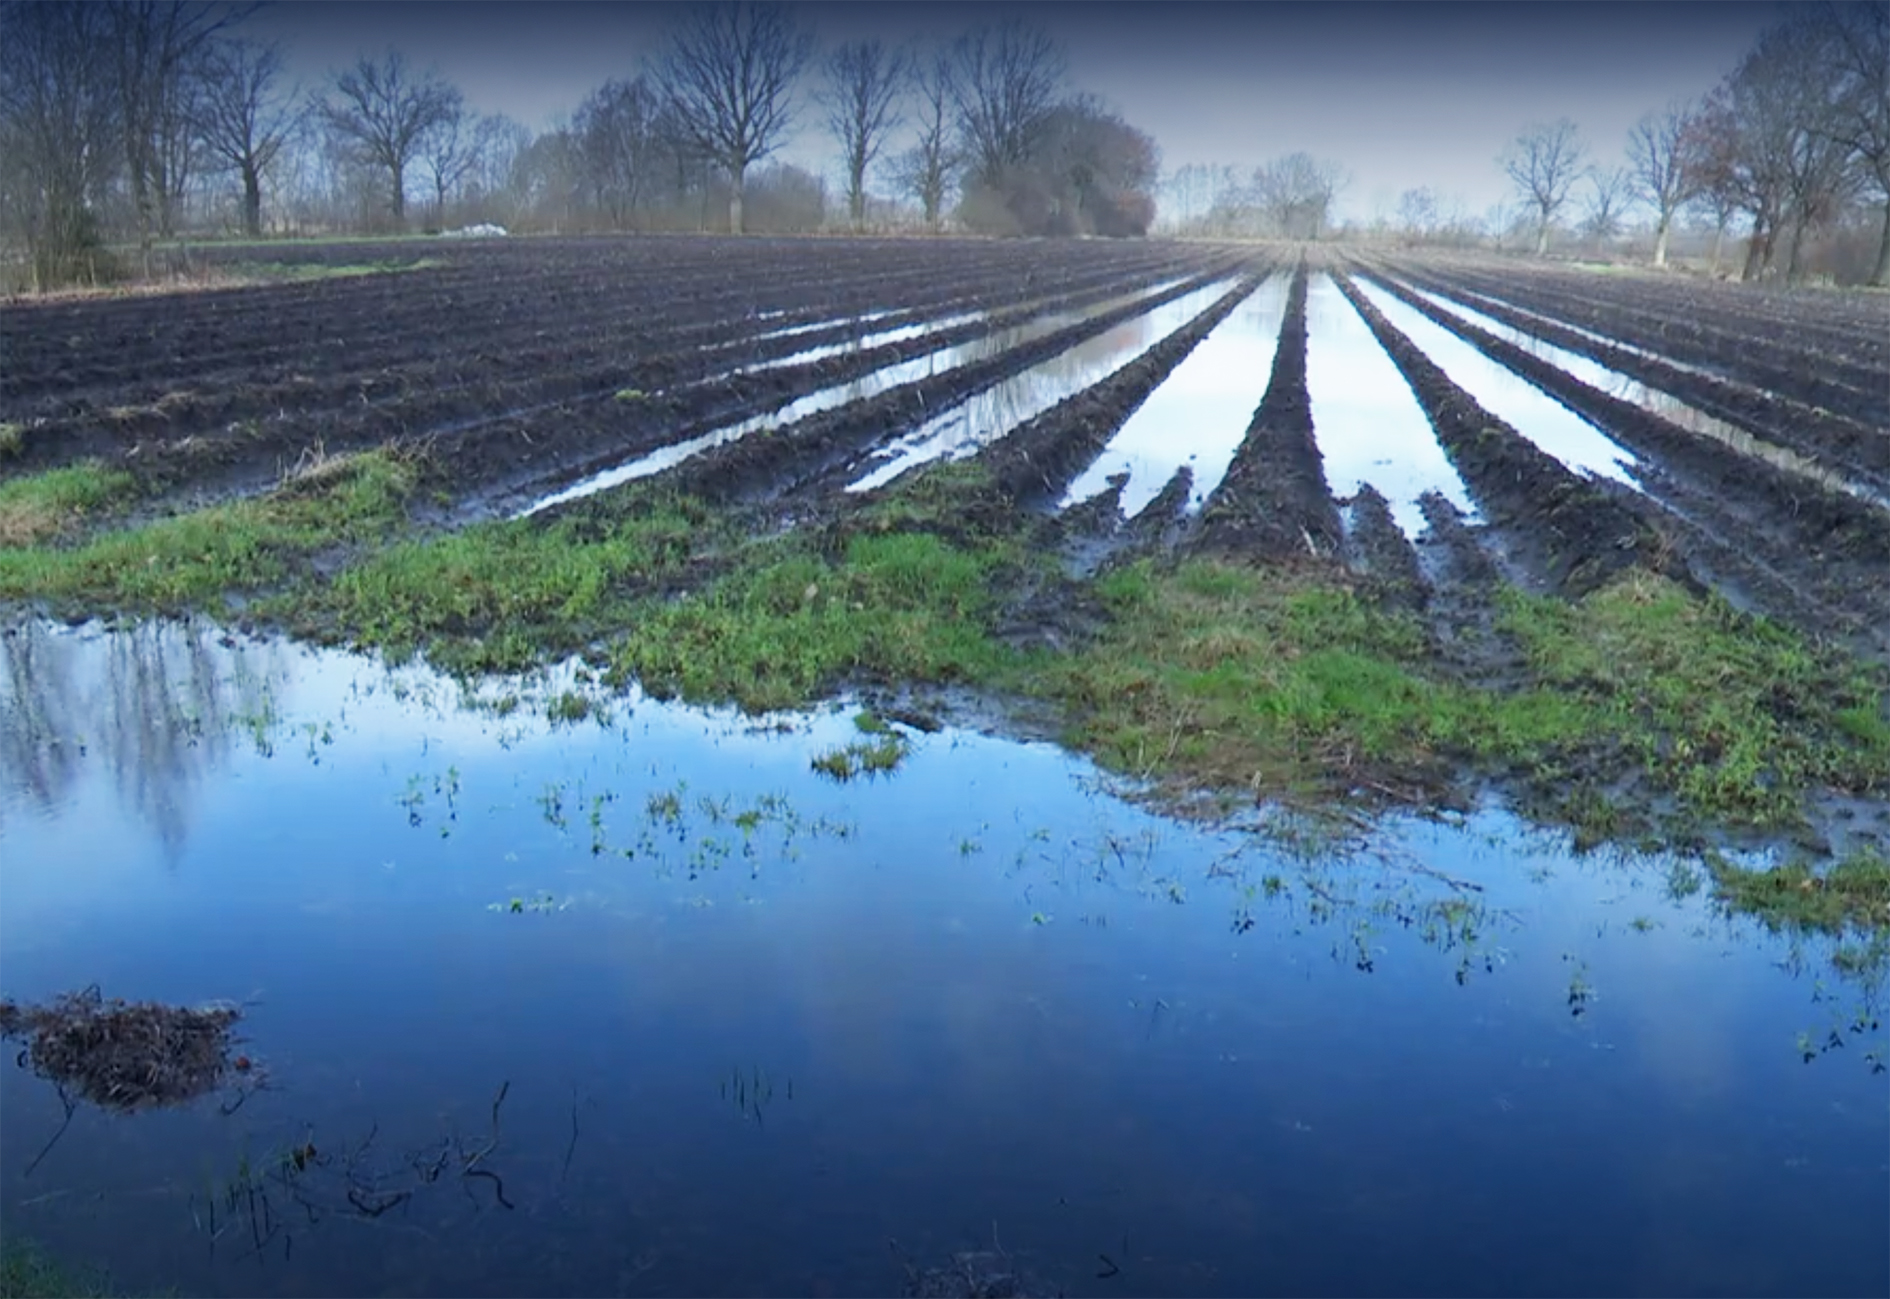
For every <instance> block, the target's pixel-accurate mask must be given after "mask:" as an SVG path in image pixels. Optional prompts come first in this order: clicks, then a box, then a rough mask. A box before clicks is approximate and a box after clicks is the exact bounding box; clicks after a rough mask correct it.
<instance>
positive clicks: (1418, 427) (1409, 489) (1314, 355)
mask: <svg viewBox="0 0 1890 1299" xmlns="http://www.w3.org/2000/svg"><path fill="white" fill-rule="evenodd" d="M1306 391H1307V395H1308V397H1309V398H1310V400H1311V402H1312V419H1313V435H1314V437H1315V438H1317V440H1318V443H1319V454H1320V456H1321V457H1322V458H1323V460H1324V461H1325V471H1326V484H1327V486H1328V487H1330V488H1331V490H1332V494H1333V495H1334V496H1339V497H1344V496H1350V495H1352V494H1353V493H1355V492H1356V491H1358V489H1359V488H1360V487H1361V486H1363V485H1364V484H1366V483H1370V484H1371V485H1372V486H1373V487H1375V488H1377V489H1378V492H1379V494H1380V495H1382V496H1383V497H1384V498H1385V501H1386V503H1387V504H1388V505H1389V506H1390V507H1391V517H1392V518H1393V519H1395V520H1396V521H1397V523H1398V526H1399V527H1400V528H1401V529H1403V531H1404V534H1405V535H1406V536H1407V537H1411V538H1412V539H1414V540H1415V539H1416V538H1417V537H1418V536H1419V535H1420V534H1422V533H1423V531H1424V529H1425V522H1424V513H1423V511H1422V510H1421V509H1420V508H1419V506H1418V500H1419V498H1420V497H1422V496H1424V495H1425V494H1426V493H1428V492H1437V493H1439V494H1440V495H1442V496H1443V497H1444V498H1445V499H1446V500H1448V501H1449V502H1450V503H1451V504H1452V505H1455V506H1456V507H1457V508H1458V509H1459V510H1460V511H1462V512H1463V513H1464V514H1465V515H1466V516H1469V517H1472V518H1474V517H1476V507H1475V505H1473V504H1472V503H1471V500H1470V493H1469V492H1468V491H1467V490H1466V489H1465V488H1464V485H1463V479H1462V478H1460V477H1459V476H1458V474H1457V471H1456V469H1455V468H1453V467H1452V466H1451V463H1450V460H1449V458H1448V457H1447V456H1445V454H1444V449H1443V447H1441V446H1439V445H1438V443H1437V434H1436V432H1435V431H1434V430H1433V429H1432V428H1431V423H1430V421H1429V420H1428V419H1426V418H1425V416H1424V410H1423V408H1422V407H1420V406H1419V405H1418V402H1417V398H1416V397H1415V396H1413V395H1412V392H1411V386H1410V385H1409V384H1407V383H1406V382H1405V381H1404V376H1403V375H1402V374H1399V373H1398V367H1397V366H1396V365H1394V364H1392V361H1391V357H1390V356H1388V355H1387V354H1386V353H1385V349H1384V348H1382V347H1380V346H1379V345H1378V340H1377V339H1376V338H1374V337H1372V331H1371V327H1370V326H1368V325H1367V324H1366V323H1365V318H1364V317H1363V316H1361V315H1359V314H1358V312H1357V311H1355V310H1353V308H1352V304H1351V303H1349V302H1347V301H1346V300H1345V295H1344V294H1343V293H1341V292H1339V286H1338V285H1337V284H1335V283H1333V281H1332V277H1331V276H1329V275H1315V276H1313V278H1312V281H1311V283H1309V284H1308V285H1307V287H1306Z"/></svg>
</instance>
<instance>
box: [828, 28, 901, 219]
mask: <svg viewBox="0 0 1890 1299" xmlns="http://www.w3.org/2000/svg"><path fill="white" fill-rule="evenodd" d="M826 72H827V84H826V88H825V93H824V95H823V99H824V101H825V104H826V109H827V126H828V128H829V129H830V130H831V131H832V132H833V134H834V138H835V139H836V140H838V141H839V142H840V151H841V153H842V155H843V156H844V158H845V161H846V168H847V215H848V217H849V218H850V219H851V220H852V222H853V227H854V229H856V230H857V229H859V228H860V226H861V225H862V224H864V222H865V220H866V169H867V167H868V166H870V165H871V164H872V161H873V159H874V158H876V157H878V156H879V150H880V147H881V145H883V144H884V143H885V139H886V135H887V133H888V132H890V131H893V130H896V129H897V128H898V126H899V124H900V121H901V118H900V113H899V91H900V87H901V85H902V84H903V82H904V81H905V75H906V55H905V53H904V52H903V51H900V50H889V49H888V48H887V47H886V45H885V43H884V42H883V41H879V40H870V41H848V42H847V43H846V44H844V45H841V46H839V47H838V48H836V49H835V50H834V51H833V53H832V54H830V55H828V56H827V68H826Z"/></svg>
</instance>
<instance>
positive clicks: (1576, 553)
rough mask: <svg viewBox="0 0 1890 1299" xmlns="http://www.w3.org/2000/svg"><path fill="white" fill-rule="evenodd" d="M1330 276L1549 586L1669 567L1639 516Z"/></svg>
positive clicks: (1580, 584)
mask: <svg viewBox="0 0 1890 1299" xmlns="http://www.w3.org/2000/svg"><path fill="white" fill-rule="evenodd" d="M1334 280H1335V281H1336V283H1337V284H1338V286H1339V288H1340V291H1341V292H1343V293H1344V294H1345V296H1346V300H1347V301H1349V302H1350V303H1351V304H1352V306H1353V308H1354V309H1355V310H1356V311H1357V312H1358V313H1359V315H1361V316H1362V317H1364V319H1365V323H1366V324H1367V325H1368V326H1369V327H1370V328H1371V331H1372V335H1373V337H1375V338H1376V339H1377V340H1378V342H1379V345H1380V346H1381V347H1383V348H1384V349H1385V351H1386V353H1387V354H1388V355H1390V357H1391V359H1392V362H1393V363H1394V364H1395V365H1396V366H1397V367H1398V371H1399V373H1401V374H1402V375H1404V377H1405V380H1406V381H1407V382H1408V383H1409V384H1410V385H1411V390H1412V392H1413V393H1415V394H1416V396H1417V399H1418V403H1419V405H1421V406H1422V407H1423V408H1424V414H1425V417H1426V418H1428V419H1429V420H1430V423H1431V427H1432V428H1433V429H1434V430H1435V431H1436V433H1437V440H1438V442H1439V444H1441V445H1442V446H1443V448H1444V451H1445V453H1446V454H1447V455H1448V456H1449V457H1450V461H1451V463H1452V464H1453V465H1454V466H1456V469H1457V472H1458V473H1460V474H1461V475H1463V480H1464V482H1465V484H1466V485H1467V486H1468V487H1469V489H1470V491H1471V493H1472V494H1473V495H1474V496H1475V497H1476V500H1477V504H1478V506H1479V507H1480V508H1481V509H1482V510H1483V512H1484V514H1485V516H1486V517H1487V518H1488V519H1489V520H1490V522H1491V523H1492V524H1493V525H1495V526H1496V527H1498V528H1500V529H1502V530H1503V531H1504V532H1505V534H1506V538H1505V539H1506V541H1507V542H1508V543H1509V544H1510V546H1511V547H1512V548H1513V550H1514V552H1515V553H1516V554H1517V555H1518V556H1520V557H1521V558H1522V559H1523V561H1524V562H1525V564H1526V565H1527V566H1528V567H1529V568H1530V569H1531V570H1532V571H1534V572H1535V573H1536V574H1538V575H1539V576H1540V577H1541V578H1542V579H1543V580H1545V581H1546V582H1547V583H1548V584H1549V585H1550V586H1551V587H1552V588H1553V589H1555V590H1557V591H1560V592H1562V593H1564V594H1567V595H1571V596H1579V595H1582V594H1585V593H1586V592H1588V591H1591V590H1593V589H1595V588H1596V587H1598V586H1600V585H1601V584H1603V583H1604V582H1606V581H1608V579H1609V578H1611V577H1613V576H1614V575H1615V574H1616V573H1618V572H1621V571H1622V570H1623V569H1626V568H1629V567H1632V566H1634V565H1637V564H1638V565H1642V566H1644V567H1648V568H1650V569H1655V570H1656V571H1660V570H1662V569H1664V568H1669V567H1672V565H1671V563H1670V556H1669V553H1668V548H1667V547H1666V546H1665V545H1664V544H1663V543H1662V541H1661V539H1660V537H1659V536H1658V535H1657V534H1656V533H1655V531H1654V530H1653V529H1652V528H1650V527H1649V526H1648V525H1647V524H1646V523H1645V522H1644V521H1643V520H1642V519H1640V518H1637V517H1635V516H1634V515H1633V514H1630V513H1629V512H1628V511H1626V510H1624V509H1622V508H1620V507H1619V506H1618V505H1617V504H1616V503H1615V502H1614V501H1613V500H1612V499H1611V498H1610V497H1609V496H1608V495H1607V494H1606V493H1605V492H1604V491H1603V490H1602V489H1601V488H1600V487H1599V486H1597V485H1596V484H1595V483H1594V482H1593V481H1592V480H1589V479H1585V478H1580V477H1577V476H1576V475H1575V474H1573V473H1570V472H1569V470H1568V469H1567V468H1565V467H1564V466H1563V465H1562V463H1561V462H1560V461H1559V460H1557V459H1555V457H1553V456H1551V455H1548V454H1547V453H1545V452H1543V451H1542V450H1540V449H1539V448H1537V447H1536V446H1535V445H1534V444H1533V443H1532V442H1530V441H1529V440H1528V439H1527V438H1525V437H1523V436H1522V434H1520V433H1518V432H1517V431H1516V430H1515V429H1513V428H1511V427H1510V426H1509V425H1508V424H1507V423H1505V422H1504V421H1502V420H1500V419H1498V418H1497V417H1496V416H1494V415H1492V414H1490V412H1488V411H1486V410H1484V409H1483V407H1482V406H1480V405H1478V404H1477V402H1476V400H1475V399H1474V398H1472V397H1471V396H1470V395H1469V394H1468V393H1466V392H1464V391H1463V389H1461V388H1459V387H1458V386H1457V385H1456V384H1454V383H1452V382H1451V380H1450V377H1449V376H1448V375H1446V374H1445V373H1444V372H1443V371H1442V370H1441V369H1439V368H1438V367H1437V365H1436V364H1435V363H1433V362H1432V361H1431V359H1430V358H1429V357H1427V356H1425V355H1424V354H1423V353H1422V352H1420V351H1419V350H1418V349H1417V348H1416V347H1415V346H1414V345H1413V344H1412V343H1411V341H1410V340H1409V339H1407V338H1406V337H1405V336H1404V335H1403V334H1402V333H1400V332H1399V331H1398V330H1397V329H1396V328H1394V327H1393V326H1392V324H1391V322H1390V321H1388V320H1386V319H1385V317H1384V313H1383V312H1381V311H1379V310H1378V308H1376V307H1375V306H1373V305H1372V304H1371V302H1370V301H1369V300H1367V299H1366V298H1365V296H1364V295H1363V294H1361V293H1360V292H1359V291H1358V289H1357V287H1356V286H1355V285H1354V284H1353V283H1352V282H1351V279H1350V278H1349V277H1347V276H1346V275H1344V274H1335V276H1334Z"/></svg>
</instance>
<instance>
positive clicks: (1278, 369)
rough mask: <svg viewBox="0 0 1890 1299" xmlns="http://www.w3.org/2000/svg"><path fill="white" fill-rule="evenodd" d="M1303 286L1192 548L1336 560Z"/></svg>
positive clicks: (1301, 281) (1296, 287) (1292, 295)
mask: <svg viewBox="0 0 1890 1299" xmlns="http://www.w3.org/2000/svg"><path fill="white" fill-rule="evenodd" d="M1306 282H1307V270H1306V266H1305V263H1304V262H1302V263H1301V264H1300V266H1299V269H1298V270H1297V271H1295V272H1294V275H1293V284H1292V288H1291V290H1290V291H1289V293H1288V296H1287V302H1286V319H1285V323H1284V324H1283V325H1282V327H1281V330H1280V341H1279V346H1278V347H1277V348H1276V349H1275V351H1274V353H1273V371H1272V375H1271V377H1270V378H1269V379H1268V381H1267V388H1266V392H1265V394H1264V395H1263V396H1262V397H1261V399H1260V405H1259V407H1258V408H1257V409H1256V410H1255V411H1254V416H1253V422H1252V423H1251V424H1250V425H1248V428H1247V434H1246V437H1245V438H1244V439H1243V440H1242V441H1241V444H1240V449H1239V450H1237V451H1236V452H1235V453H1234V458H1233V461H1232V462H1231V463H1230V464H1229V465H1228V467H1227V474H1226V476H1225V477H1223V478H1222V479H1221V483H1220V486H1219V487H1218V488H1216V489H1215V491H1214V494H1213V495H1212V496H1211V497H1209V498H1208V502H1207V504H1206V505H1205V506H1203V507H1202V510H1201V522H1200V526H1199V527H1198V528H1197V529H1196V531H1195V534H1194V538H1193V544H1194V545H1195V546H1197V547H1199V548H1200V549H1201V550H1203V551H1211V552H1220V553H1225V554H1247V555H1253V556H1256V557H1261V558H1279V557H1283V556H1286V555H1295V554H1298V555H1303V554H1306V553H1308V552H1311V553H1313V554H1319V555H1331V554H1334V553H1336V552H1337V551H1338V548H1339V543H1340V540H1341V538H1342V537H1343V536H1344V529H1343V528H1342V527H1341V526H1340V523H1339V511H1338V507H1337V506H1336V505H1335V504H1334V503H1333V500H1332V493H1331V491H1330V490H1329V489H1328V487H1327V485H1326V476H1325V470H1324V462H1323V461H1322V459H1321V457H1320V454H1319V446H1318V443H1317V442H1316V441H1315V439H1314V435H1313V422H1312V400H1311V398H1310V397H1309V396H1308V395H1307V391H1306Z"/></svg>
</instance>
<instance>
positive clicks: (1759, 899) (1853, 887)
mask: <svg viewBox="0 0 1890 1299" xmlns="http://www.w3.org/2000/svg"><path fill="white" fill-rule="evenodd" d="M1707 867H1708V869H1710V870H1711V871H1712V873H1713V883H1714V892H1715V893H1716V894H1717V896H1718V898H1719V900H1720V902H1721V903H1722V904H1724V905H1725V906H1726V907H1727V909H1728V910H1731V911H1735V912H1738V913H1741V914H1744V915H1751V916H1756V917H1757V918H1758V919H1759V920H1760V921H1761V922H1762V923H1763V924H1764V925H1765V926H1766V927H1767V928H1769V929H1772V930H1774V931H1780V930H1786V931H1798V932H1805V931H1813V932H1821V933H1829V934H1843V933H1845V932H1846V931H1848V930H1862V931H1870V930H1873V929H1890V858H1887V857H1885V856H1884V855H1883V854H1882V853H1881V852H1877V851H1875V850H1873V849H1868V848H1866V849H1862V850H1860V851H1857V852H1854V853H1852V854H1851V855H1849V856H1847V857H1844V858H1842V859H1841V860H1839V861H1837V862H1835V863H1833V864H1832V865H1831V866H1830V867H1828V868H1827V869H1825V870H1823V871H1817V870H1814V869H1813V868H1812V867H1811V866H1810V865H1808V864H1806V863H1804V862H1792V863H1790V864H1788V865H1784V866H1774V867H1771V868H1769V869H1766V870H1752V869H1750V868H1748V867H1744V866H1739V865H1736V864H1734V863H1732V862H1730V861H1727V860H1726V859H1725V858H1724V857H1721V856H1719V855H1717V854H1710V855H1709V856H1708V858H1707Z"/></svg>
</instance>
